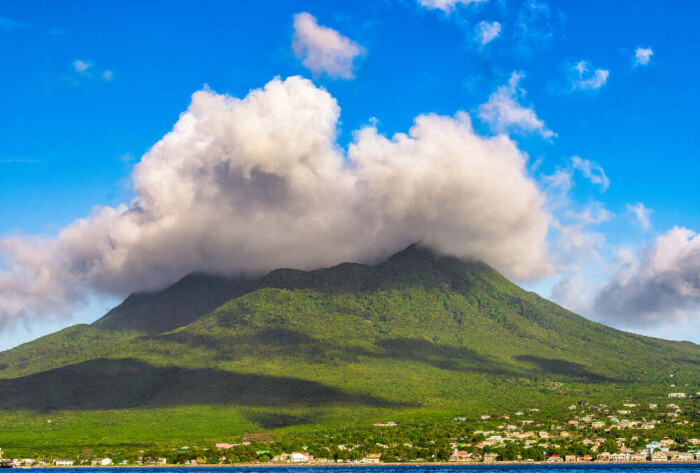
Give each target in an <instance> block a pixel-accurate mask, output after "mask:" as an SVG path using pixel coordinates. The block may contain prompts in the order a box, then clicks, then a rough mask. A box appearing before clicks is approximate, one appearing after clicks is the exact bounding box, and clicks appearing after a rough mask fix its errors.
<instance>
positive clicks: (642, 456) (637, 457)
mask: <svg viewBox="0 0 700 473" xmlns="http://www.w3.org/2000/svg"><path fill="white" fill-rule="evenodd" d="M648 458H649V455H647V454H646V453H644V452H639V453H632V454H631V455H630V461H633V462H643V461H647V459H648Z"/></svg>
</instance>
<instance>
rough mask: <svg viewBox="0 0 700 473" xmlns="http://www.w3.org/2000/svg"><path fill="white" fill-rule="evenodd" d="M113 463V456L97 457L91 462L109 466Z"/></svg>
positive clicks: (95, 464) (94, 464)
mask: <svg viewBox="0 0 700 473" xmlns="http://www.w3.org/2000/svg"><path fill="white" fill-rule="evenodd" d="M111 464H112V459H111V458H95V459H93V460H92V461H91V462H90V465H92V466H109V465H111Z"/></svg>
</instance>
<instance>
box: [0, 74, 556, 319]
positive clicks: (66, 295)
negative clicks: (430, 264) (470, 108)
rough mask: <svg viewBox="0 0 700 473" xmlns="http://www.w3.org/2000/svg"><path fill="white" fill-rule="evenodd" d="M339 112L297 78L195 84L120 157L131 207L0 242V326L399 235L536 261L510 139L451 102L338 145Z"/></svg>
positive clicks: (519, 261) (380, 244) (518, 161)
mask: <svg viewBox="0 0 700 473" xmlns="http://www.w3.org/2000/svg"><path fill="white" fill-rule="evenodd" d="M339 114H340V108H339V106H338V104H337V103H336V101H335V99H333V97H331V95H330V94H329V93H328V92H326V91H325V90H323V89H320V88H317V87H315V86H314V85H313V83H311V82H310V81H308V80H305V79H302V78H299V77H291V78H288V79H286V80H284V81H282V80H279V79H275V80H272V81H271V82H269V83H268V84H267V85H266V86H265V87H264V88H263V89H257V90H253V91H251V92H250V93H249V94H248V96H246V97H245V98H243V99H238V98H235V97H231V96H227V95H220V94H216V93H214V92H212V91H210V90H203V91H199V92H196V93H195V94H194V95H193V96H192V103H191V105H190V106H189V108H188V109H187V111H186V112H184V113H183V114H181V116H180V118H179V120H178V121H177V123H176V124H175V126H174V127H173V129H172V131H171V132H169V133H168V134H166V135H165V136H164V137H163V138H162V139H161V140H160V141H159V142H158V143H156V144H155V145H154V146H153V147H152V148H151V149H150V151H149V152H148V153H147V154H146V155H144V156H143V157H142V159H141V160H140V162H139V163H137V164H136V165H135V167H134V171H133V175H132V178H133V183H134V192H135V195H136V198H135V199H134V200H133V201H132V202H131V203H130V204H128V205H126V204H125V205H120V206H117V207H102V208H97V209H96V210H95V211H94V213H93V214H92V215H90V216H88V217H86V218H83V219H79V220H77V221H75V222H74V223H73V224H71V225H69V226H67V227H66V228H64V229H63V230H61V231H60V233H59V234H58V236H57V237H55V238H48V237H47V238H38V237H36V238H35V237H21V236H15V237H11V238H5V239H1V240H0V259H2V258H3V257H4V260H5V261H6V265H5V266H3V268H4V269H3V270H0V326H7V325H9V324H12V323H19V322H21V321H24V320H44V318H45V317H46V316H47V314H59V313H64V314H67V313H69V312H70V311H71V310H72V309H73V307H74V306H75V305H76V304H80V303H81V302H82V301H84V300H86V298H87V297H88V295H90V294H94V293H97V294H107V295H123V294H126V293H128V292H131V291H134V290H148V289H155V288H159V287H163V286H165V285H167V284H169V283H172V282H174V281H175V280H177V279H179V278H180V277H182V276H183V275H185V274H187V273H189V272H191V271H196V270H199V271H208V272H222V273H229V274H233V273H253V274H259V273H262V272H265V271H268V270H271V269H273V268H277V267H296V268H302V269H311V268H317V267H321V266H327V265H331V264H335V263H339V262H341V261H373V260H375V259H377V258H381V257H385V256H387V255H388V254H390V253H392V252H394V251H397V250H399V249H401V248H402V247H403V246H405V245H407V244H409V243H411V242H414V241H421V242H423V243H425V244H427V245H429V246H432V247H434V248H436V249H437V250H439V251H441V252H443V253H447V254H452V255H456V256H459V257H464V258H478V259H481V260H484V261H486V262H487V263H490V264H492V265H493V266H494V267H496V268H497V269H499V270H501V271H503V272H504V273H505V274H506V275H507V276H510V277H514V278H517V279H519V280H523V279H527V278H532V277H537V276H540V275H542V274H544V273H546V272H547V271H548V270H549V262H548V257H547V253H546V247H545V238H546V234H547V230H548V226H549V215H548V213H547V212H546V211H545V210H544V197H543V195H542V194H541V192H540V191H539V189H538V186H537V183H536V182H535V181H534V180H533V179H532V178H531V177H530V176H529V175H528V173H527V167H526V164H527V162H526V161H527V158H526V155H525V153H523V152H521V151H520V150H519V149H518V147H517V145H516V144H515V143H514V142H513V141H511V140H509V139H508V138H507V137H506V136H504V135H499V136H495V137H482V136H479V135H477V134H476V133H475V132H474V130H473V128H472V126H471V121H470V118H469V116H468V115H467V114H465V113H463V112H460V113H457V114H456V115H455V116H454V117H447V116H438V115H421V116H418V117H417V118H416V119H415V122H414V125H413V127H412V128H411V129H410V130H409V132H408V133H407V134H403V133H399V134H396V135H394V136H393V137H392V138H388V137H385V136H383V135H381V134H380V133H379V132H378V131H377V129H376V128H375V127H374V126H367V127H365V128H362V129H361V130H359V131H357V132H356V133H355V134H354V141H353V142H352V144H351V145H350V146H349V147H348V149H347V152H344V150H343V149H341V148H340V147H339V145H338V144H337V142H336V131H337V128H338V120H339Z"/></svg>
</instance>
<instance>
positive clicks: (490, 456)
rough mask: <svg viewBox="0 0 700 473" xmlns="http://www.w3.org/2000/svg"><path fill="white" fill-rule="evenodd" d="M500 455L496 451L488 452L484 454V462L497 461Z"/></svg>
mask: <svg viewBox="0 0 700 473" xmlns="http://www.w3.org/2000/svg"><path fill="white" fill-rule="evenodd" d="M497 458H498V455H497V454H495V453H487V454H485V455H484V463H496V459H497Z"/></svg>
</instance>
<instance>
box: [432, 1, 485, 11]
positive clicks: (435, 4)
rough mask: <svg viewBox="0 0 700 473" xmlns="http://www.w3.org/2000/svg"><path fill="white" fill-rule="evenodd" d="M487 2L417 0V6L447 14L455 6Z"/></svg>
mask: <svg viewBox="0 0 700 473" xmlns="http://www.w3.org/2000/svg"><path fill="white" fill-rule="evenodd" d="M488 1H489V0H418V4H419V5H420V6H422V7H424V8H427V9H429V10H442V11H443V12H445V13H447V14H449V13H450V12H452V11H453V10H454V9H455V8H456V7H457V5H478V4H480V3H486V2H488Z"/></svg>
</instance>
